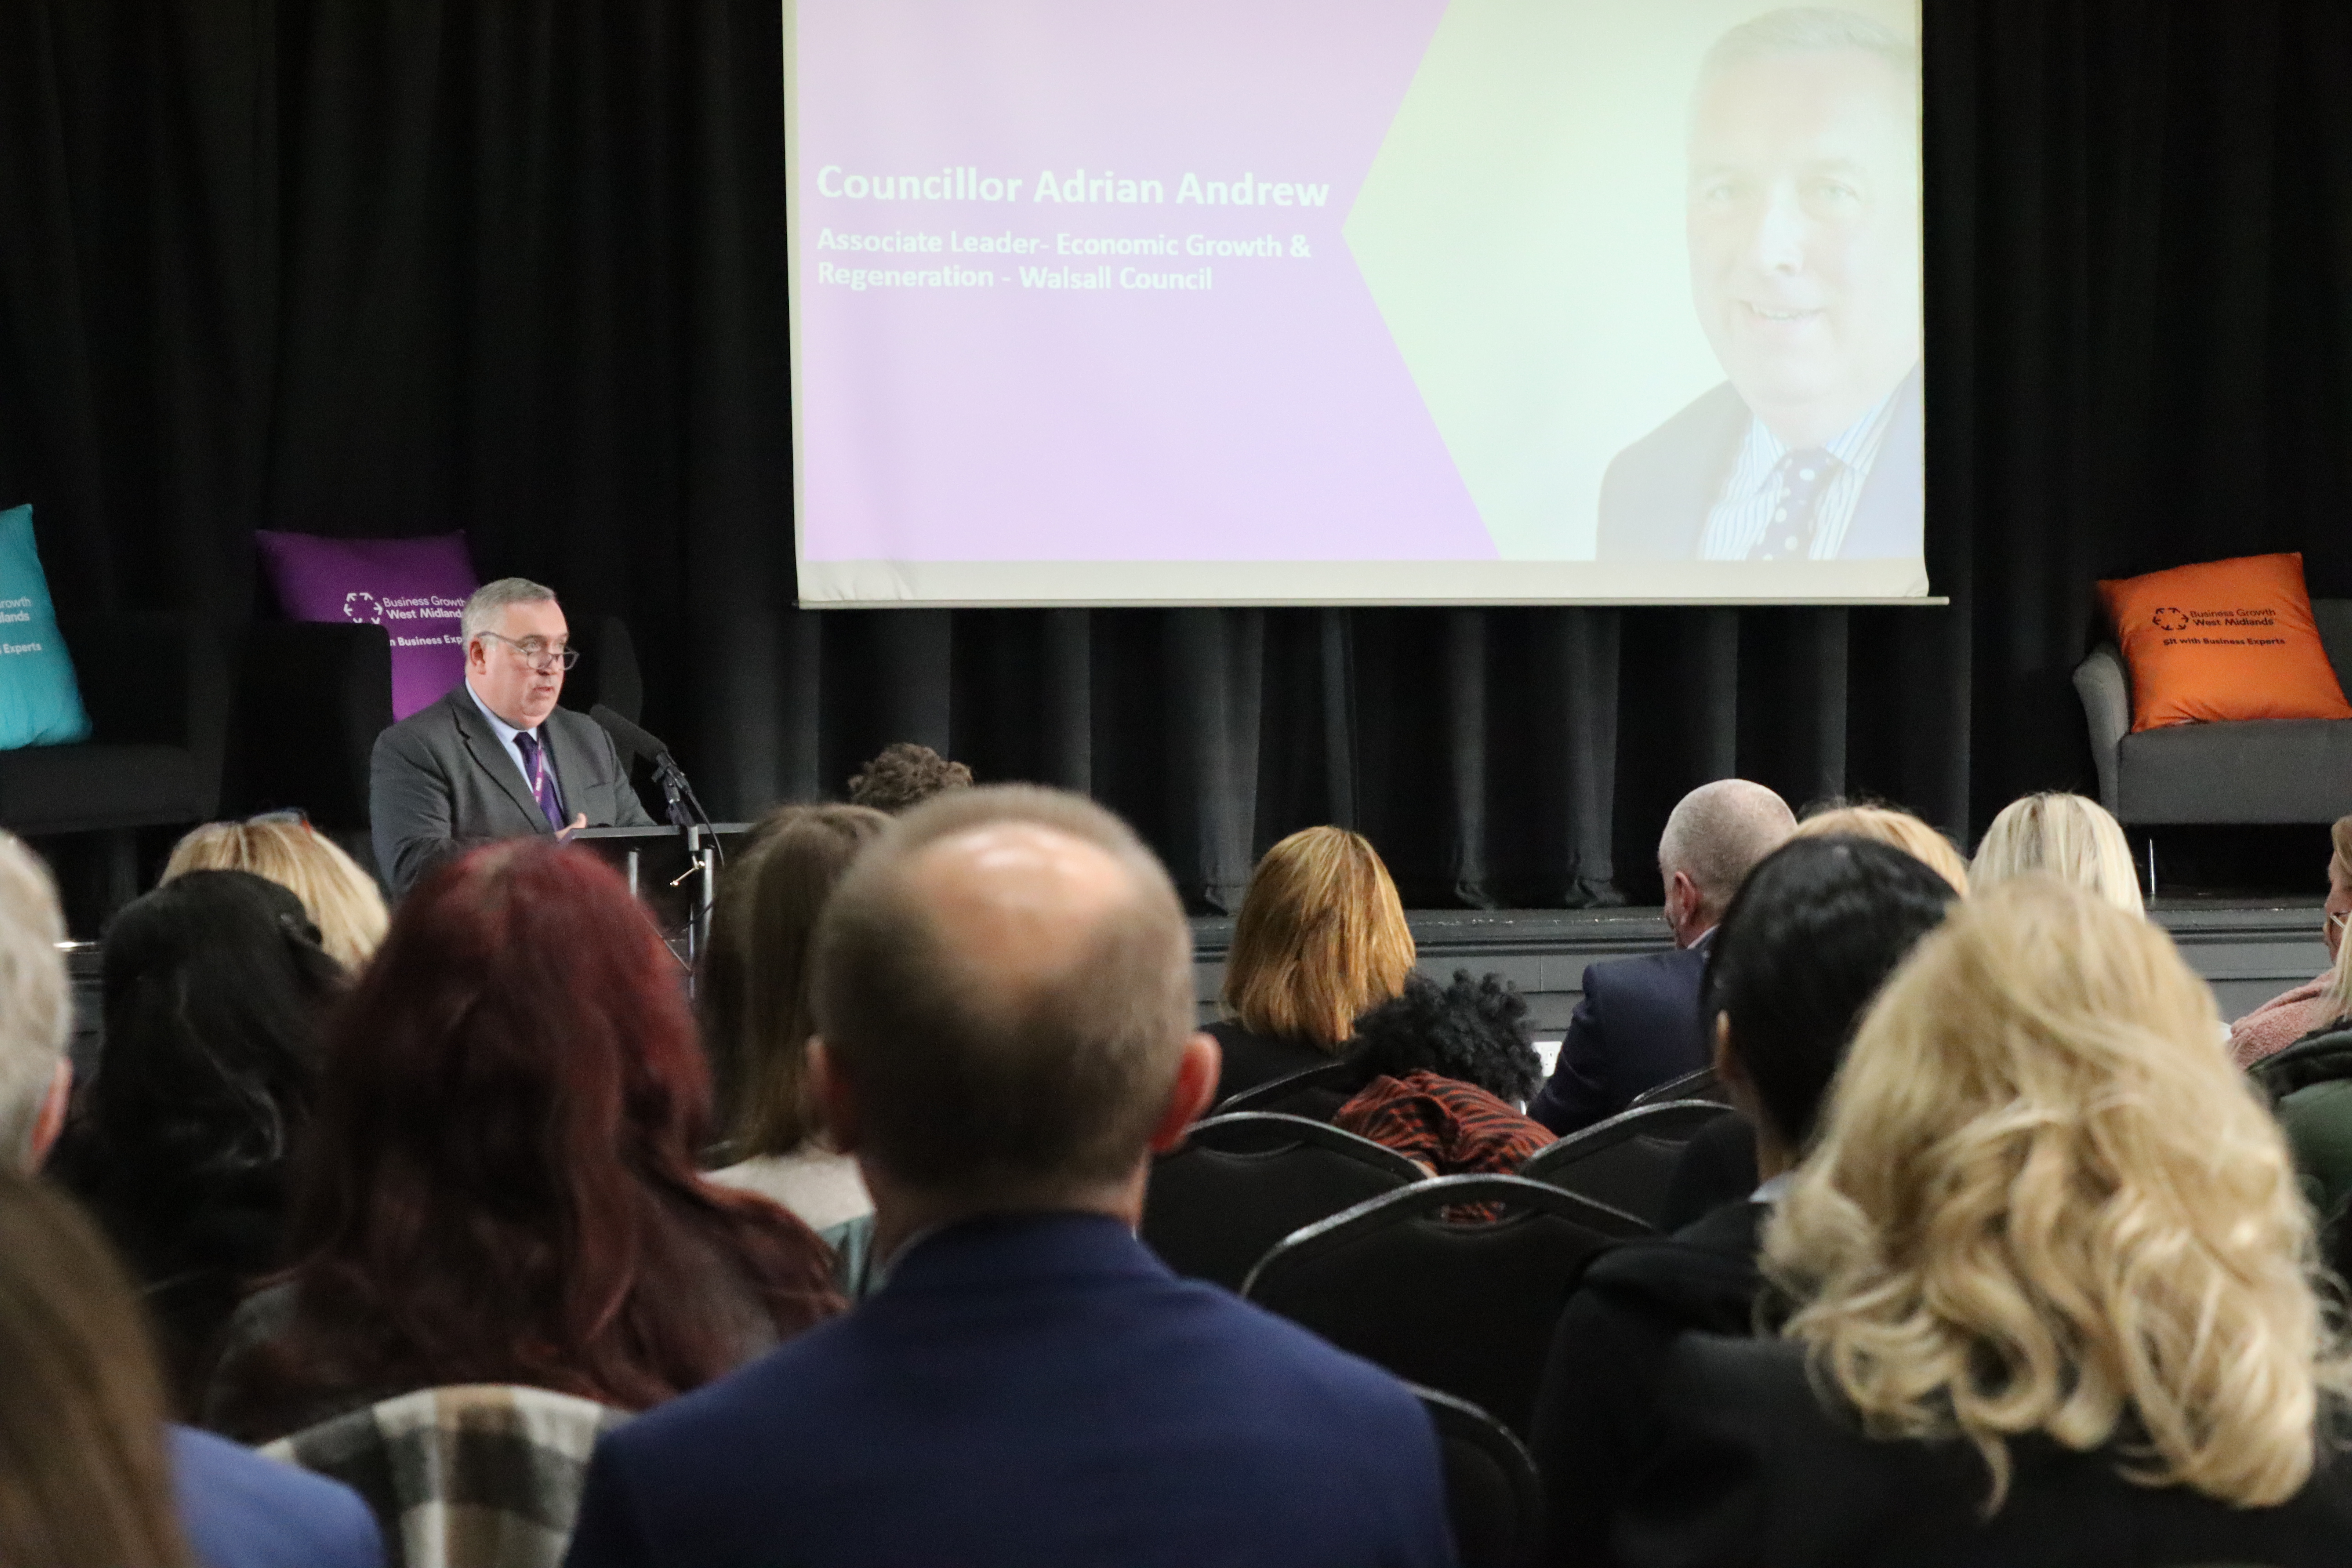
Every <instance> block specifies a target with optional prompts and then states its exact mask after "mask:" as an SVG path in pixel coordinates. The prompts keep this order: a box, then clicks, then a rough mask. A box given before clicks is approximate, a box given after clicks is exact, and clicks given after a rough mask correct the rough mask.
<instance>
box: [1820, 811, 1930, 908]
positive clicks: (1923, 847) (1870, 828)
mask: <svg viewBox="0 0 2352 1568" xmlns="http://www.w3.org/2000/svg"><path fill="white" fill-rule="evenodd" d="M1826 833H1840V834H1843V835H1845V836H1847V837H1852V838H1871V839H1875V840H1877V841H1878V842H1879V843H1881V844H1892V845H1893V846H1895V848H1897V849H1900V850H1902V851H1903V853H1905V854H1906V855H1908V856H1910V857H1911V858H1913V859H1914V860H1921V861H1925V862H1926V863H1927V868H1928V869H1929V870H1931V871H1933V872H1935V873H1936V875H1937V876H1938V877H1941V878H1943V879H1944V880H1946V881H1947V882H1949V883H1950V884H1951V885H1952V890H1953V891H1954V892H1956V893H1958V894H1959V895H1960V897H1962V898H1964V899H1965V898H1967V897H1968V896H1969V863H1968V862H1967V861H1966V860H1963V859H1961V858H1960V852H1959V851H1958V849H1955V848H1953V847H1952V841H1951V840H1950V839H1948V838H1947V837H1944V836H1943V835H1942V834H1940V833H1938V832H1937V831H1936V830H1935V829H1934V828H1932V827H1930V826H1927V824H1926V823H1924V822H1922V821H1920V820H1919V819H1918V818H1917V817H1916V816H1912V815H1911V814H1910V813H1909V812H1907V811H1903V810H1900V809H1898V808H1897V807H1895V806H1891V805H1834V806H1831V807H1829V808H1827V809H1826V810H1822V811H1817V812H1815V813H1813V814H1812V815H1811V816H1808V817H1806V818H1805V819H1804V820H1803V821H1802V822H1800V823H1799V824H1797V831H1796V834H1795V837H1799V838H1813V837H1820V836H1821V835H1822V834H1826Z"/></svg>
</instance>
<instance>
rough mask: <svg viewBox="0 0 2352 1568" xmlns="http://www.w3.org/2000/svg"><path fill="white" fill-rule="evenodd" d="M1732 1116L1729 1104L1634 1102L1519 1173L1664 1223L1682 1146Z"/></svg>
mask: <svg viewBox="0 0 2352 1568" xmlns="http://www.w3.org/2000/svg"><path fill="white" fill-rule="evenodd" d="M1730 1114H1731V1111H1730V1110H1729V1108H1727V1107H1726V1106H1721V1105H1714V1104H1710V1103H1709V1102H1707V1101H1706V1100H1664V1101H1662V1102H1661V1103H1659V1104H1656V1105H1639V1106H1635V1107H1634V1108H1633V1110H1624V1111H1620V1112H1619V1113H1618V1114H1616V1115H1615V1116H1612V1117H1611V1118H1610V1119H1609V1120H1608V1121H1601V1122H1596V1123H1595V1124H1593V1125H1592V1126H1591V1127H1587V1128H1585V1129H1584V1130H1583V1131H1580V1132H1571V1133H1570V1134H1569V1135H1568V1136H1567V1137H1565V1138H1563V1139H1561V1140H1560V1141H1559V1142H1557V1143H1552V1144H1549V1145H1547V1146H1545V1147H1544V1148H1541V1149H1538V1150H1537V1151H1536V1152H1534V1153H1532V1154H1530V1155H1528V1157H1527V1159H1526V1160H1525V1161H1524V1162H1523V1163H1521V1164H1520V1166H1519V1174H1520V1175H1522V1176H1525V1177H1527V1178H1528V1180H1529V1181H1531V1182H1548V1183H1549V1184H1551V1185H1553V1186H1555V1187H1558V1188H1559V1189H1560V1190H1561V1191H1563V1192H1570V1193H1577V1194H1582V1195H1583V1196H1585V1197H1588V1198H1591V1199H1593V1200H1594V1201H1596V1202H1598V1203H1604V1204H1607V1205H1609V1206H1610V1207H1612V1208H1615V1209H1622V1210H1623V1211H1624V1212H1625V1213H1627V1214H1630V1215H1633V1216H1634V1217H1635V1218H1636V1219H1639V1220H1641V1221H1642V1222H1643V1224H1645V1225H1649V1226H1660V1225H1663V1224H1664V1220H1665V1214H1666V1191H1667V1189H1668V1188H1669V1187H1671V1186H1672V1185H1673V1184H1674V1179H1675V1162H1676V1161H1677V1160H1679V1159H1681V1158H1682V1152H1683V1145H1684V1144H1685V1143H1687V1142H1690V1141H1691V1138H1692V1136H1693V1135H1694V1134H1696V1132H1697V1131H1698V1130H1699V1129H1700V1128H1702V1127H1704V1126H1706V1124H1707V1123H1708V1122H1710V1121H1714V1120H1715V1119H1716V1118H1717V1117H1718V1116H1728V1115H1730Z"/></svg>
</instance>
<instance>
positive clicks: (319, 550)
mask: <svg viewBox="0 0 2352 1568" xmlns="http://www.w3.org/2000/svg"><path fill="white" fill-rule="evenodd" d="M254 537H255V538H256V539H257V540H258V541H260V543H261V559H262V562H263V563H264V564H265V565H267V566H268V569H269V581H270V583H271V584H273V585H274V586H275V587H276V588H277V589H278V606H279V607H280V608H281V609H283V610H284V611H285V612H286V615H287V617H288V618H289V619H290V620H297V621H358V622H361V623H362V624H364V625H367V626H382V627H383V629H384V632H385V634H386V635H387V636H389V637H391V638H392V716H393V717H394V718H395V719H405V718H407V717H408V716H409V715H410V714H411V713H414V712H415V711H416V710H418V709H420V708H425V707H429V706H430V705H431V704H433V703H434V702H436V701H438V700H440V699H441V698H442V697H443V696H445V695H446V694H447V693H448V692H450V691H452V690H454V689H456V687H457V682H459V681H460V680H463V679H465V678H466V644H465V639H464V638H463V637H460V636H459V635H458V632H457V617H458V615H459V612H461V611H463V610H464V609H465V607H466V599H467V595H470V594H472V593H473V591H474V590H475V589H477V588H478V587H480V586H481V583H480V582H479V580H478V579H477V578H476V577H475V575H474V563H473V561H472V560H471V559H470V558H469V557H468V556H467V553H466V536H465V534H464V533H462V532H458V533H436V534H434V535H433V536H431V537H430V538H426V539H321V538H320V537H319V536H318V535H316V534H310V533H277V532H273V531H270V530H268V529H266V528H265V529H259V530H257V531H255V533H254Z"/></svg>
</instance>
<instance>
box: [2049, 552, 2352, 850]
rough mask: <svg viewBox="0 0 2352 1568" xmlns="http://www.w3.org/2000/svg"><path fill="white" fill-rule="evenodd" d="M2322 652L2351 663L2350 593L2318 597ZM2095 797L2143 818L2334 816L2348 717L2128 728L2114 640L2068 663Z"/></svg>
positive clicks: (2348, 792)
mask: <svg viewBox="0 0 2352 1568" xmlns="http://www.w3.org/2000/svg"><path fill="white" fill-rule="evenodd" d="M2311 608H2312V615H2313V617H2314V618H2315V619H2316V620H2317V621H2318V623H2319V638H2320V641H2321V643H2322V644H2323V645H2324V646H2325V647H2326V649H2327V659H2328V662H2329V663H2331V664H2333V665H2334V666H2335V667H2336V676H2337V679H2342V677H2343V674H2344V672H2345V671H2346V670H2347V669H2352V599H2315V600H2313V601H2312V605H2311ZM2074 690H2075V692H2076V693H2077V694H2078V695H2079V696H2080V697H2081V698H2082V700H2083V717H2084V720H2085V721H2087V722H2088V723H2089V725H2090V730H2091V757H2092V760H2093V761H2094V762H2095V763H2097V764H2098V769H2099V800H2100V803H2101V804H2102V805H2105V807H2106V808H2107V809H2108V810H2109V811H2111V812H2113V813H2114V814H2115V815H2116V819H2117V820H2119V821H2122V822H2127V823H2131V824H2133V825H2135V826H2164V825H2168V824H2170V825H2178V824H2186V823H2209V824H2210V823H2258V822H2333V821H2335V820H2336V818H2337V817H2339V816H2344V815H2346V814H2347V813H2352V719H2257V720H2250V721H2244V722H2240V723H2216V724H2175V725H2171V726H2168V727H2167V728H2165V729H2161V730H2144V731H2141V732H2140V733H2138V734H2137V735H2135V734H2133V733H2132V732H2131V719H2132V700H2131V672H2130V670H2129V669H2128V668H2126V666H2125V664H2124V660H2123V655H2122V654H2121V653H2120V652H2118V651H2117V650H2116V647H2115V645H2114V644H2112V643H2102V644H2101V645H2100V646H2099V647H2095V648H2094V649H2093V650H2092V651H2091V656H2090V657H2089V658H2086V659H2084V661H2083V662H2082V663H2081V664H2079V665H2076V666H2075V667H2074Z"/></svg>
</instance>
